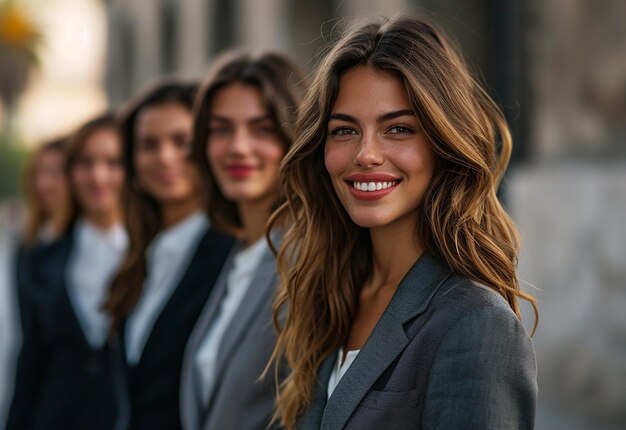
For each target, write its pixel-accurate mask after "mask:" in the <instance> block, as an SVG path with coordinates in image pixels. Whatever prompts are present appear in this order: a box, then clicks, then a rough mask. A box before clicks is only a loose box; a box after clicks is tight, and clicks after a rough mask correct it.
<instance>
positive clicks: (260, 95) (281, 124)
mask: <svg viewBox="0 0 626 430" xmlns="http://www.w3.org/2000/svg"><path fill="white" fill-rule="evenodd" d="M302 85H303V75H302V73H301V72H300V70H299V68H298V67H297V66H296V65H294V64H293V63H292V62H291V61H290V60H289V59H288V58H286V57H285V56H283V55H281V54H276V53H264V54H260V55H257V56H253V55H249V54H245V53H239V52H236V53H232V54H228V55H226V56H224V57H223V58H222V59H221V60H220V61H218V62H217V63H216V64H215V66H214V67H213V68H212V69H211V70H210V71H209V72H208V74H207V78H206V80H205V82H204V84H203V86H202V88H201V92H200V95H199V98H198V104H197V106H196V116H195V133H194V134H195V141H194V156H195V159H196V161H198V162H199V163H200V164H201V165H202V166H203V168H204V173H205V184H206V187H207V188H208V190H209V215H210V218H211V222H212V224H213V226H215V228H217V229H219V230H221V231H223V232H225V233H229V234H232V235H234V236H235V237H237V238H238V243H237V244H236V245H235V247H234V248H233V250H232V252H231V254H230V256H229V258H228V260H227V261H226V264H225V265H224V267H223V268H222V271H221V274H220V277H219V279H218V281H217V283H216V286H215V290H214V291H213V292H212V294H211V296H210V297H209V299H208V301H207V303H206V305H205V306H204V309H203V311H202V314H201V316H200V319H199V320H198V323H197V324H196V326H195V328H194V330H193V333H192V336H191V338H190V340H189V343H188V344H187V348H186V352H185V358H184V363H183V371H182V383H181V411H182V417H181V419H182V422H183V426H184V427H185V428H186V429H194V430H195V429H198V428H203V429H243V430H245V429H264V428H266V427H267V426H268V425H269V423H270V419H271V416H272V411H273V409H274V399H275V387H274V378H273V377H271V376H268V377H264V378H261V374H262V373H263V370H264V368H265V366H266V364H267V362H268V360H269V357H270V355H271V352H272V350H273V348H274V343H275V341H276V337H275V333H274V328H273V323H272V300H273V298H274V292H275V289H276V287H277V285H278V276H277V273H276V260H275V258H274V255H273V254H272V252H271V250H270V248H269V245H268V243H267V240H266V238H265V227H266V222H267V219H268V217H269V215H270V213H271V212H272V210H273V209H274V208H275V206H276V204H277V202H278V201H279V194H278V169H279V166H280V162H281V160H282V158H283V156H284V154H285V152H286V151H287V150H288V149H289V146H290V144H291V141H292V140H293V137H294V130H293V125H294V122H295V112H296V110H297V107H298V105H299V103H300V100H301V98H302V95H303V92H304V91H303V88H302ZM278 230H279V229H277V230H276V231H274V232H272V234H271V236H272V239H273V240H274V241H277V240H278V239H279V232H278Z"/></svg>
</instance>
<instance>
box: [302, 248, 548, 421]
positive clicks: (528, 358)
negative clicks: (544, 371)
mask: <svg viewBox="0 0 626 430" xmlns="http://www.w3.org/2000/svg"><path fill="white" fill-rule="evenodd" d="M335 360H336V354H333V355H332V356H331V357H329V358H328V359H327V360H326V361H325V362H324V363H323V365H322V366H321V368H320V370H319V385H318V387H317V390H316V393H315V396H314V399H313V404H312V406H311V408H310V409H309V411H308V413H307V414H306V415H305V416H304V417H303V418H302V420H301V421H300V423H299V428H301V429H320V428H321V429H325V430H326V429H328V430H331V429H343V428H345V429H359V430H364V429H386V430H392V429H427V430H431V429H438V430H443V429H446V430H447V429H450V430H457V429H463V430H471V429H476V430H479V429H480V430H484V429H498V430H501V429H532V428H533V423H534V415H535V404H536V400H537V384H536V365H535V356H534V351H533V346H532V343H531V341H530V339H529V337H528V336H527V334H526V332H525V330H524V328H523V327H522V325H521V323H520V322H519V320H518V319H517V318H516V316H515V314H514V313H513V312H512V311H511V309H510V307H509V305H508V304H507V303H506V301H505V300H504V299H503V298H502V297H501V296H500V295H498V294H496V293H495V292H494V291H492V290H490V289H488V288H486V287H484V286H480V285H478V284H476V283H473V282H471V281H469V280H467V279H465V278H462V277H459V276H455V275H454V274H452V272H451V270H450V269H449V268H448V267H447V265H445V264H444V263H442V262H441V261H439V260H438V259H435V258H433V257H430V256H428V255H426V254H424V256H422V258H420V259H419V260H418V261H417V262H416V263H415V265H414V266H413V267H412V268H411V270H410V271H409V273H408V274H407V275H406V276H405V278H404V279H403V281H402V282H401V284H400V286H399V287H398V290H397V292H396V294H395V295H394V297H393V298H392V300H391V303H390V304H389V306H388V307H387V309H386V310H385V312H384V313H383V315H382V317H381V318H380V320H379V322H378V324H377V325H376V327H375V328H374V330H373V331H372V334H371V335H370V337H369V339H368V340H367V342H366V343H365V345H364V346H363V348H362V349H361V351H360V353H359V354H358V356H357V357H356V359H355V360H354V362H353V363H352V365H351V366H350V367H349V368H348V371H347V372H346V373H345V375H344V376H343V378H342V379H341V380H340V382H339V384H338V385H337V387H336V388H335V390H334V391H333V393H332V395H331V397H330V398H329V399H328V400H327V384H328V379H329V376H330V373H331V371H332V368H333V365H334V363H335Z"/></svg>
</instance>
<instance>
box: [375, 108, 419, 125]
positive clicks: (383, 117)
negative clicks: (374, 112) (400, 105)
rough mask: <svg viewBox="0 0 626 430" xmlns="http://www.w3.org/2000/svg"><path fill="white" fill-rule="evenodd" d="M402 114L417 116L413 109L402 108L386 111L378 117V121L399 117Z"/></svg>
mask: <svg viewBox="0 0 626 430" xmlns="http://www.w3.org/2000/svg"><path fill="white" fill-rule="evenodd" d="M401 116H415V113H414V112H413V110H411V109H400V110H395V111H393V112H389V113H385V114H382V115H380V116H379V117H378V118H376V122H385V121H389V120H390V119H395V118H399V117H401Z"/></svg>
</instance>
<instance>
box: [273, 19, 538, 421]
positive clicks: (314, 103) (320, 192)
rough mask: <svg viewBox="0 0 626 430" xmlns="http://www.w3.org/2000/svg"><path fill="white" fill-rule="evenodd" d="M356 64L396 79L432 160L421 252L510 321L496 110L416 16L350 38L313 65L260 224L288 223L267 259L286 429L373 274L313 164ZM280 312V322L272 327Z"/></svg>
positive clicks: (513, 251) (512, 280) (511, 245)
mask: <svg viewBox="0 0 626 430" xmlns="http://www.w3.org/2000/svg"><path fill="white" fill-rule="evenodd" d="M357 66H367V67H371V68H373V69H378V70H381V71H386V72H390V73H393V74H394V75H396V76H399V77H400V78H401V79H402V81H403V83H404V87H405V89H406V93H407V95H408V97H409V100H410V102H411V105H412V106H411V107H412V109H413V111H414V112H415V115H416V116H417V118H418V120H419V122H420V125H421V127H422V128H423V131H424V133H425V135H426V138H427V140H428V142H429V144H430V145H431V147H432V149H433V151H434V152H435V156H436V165H435V170H434V174H433V177H432V179H431V182H430V184H429V186H428V188H427V190H426V192H425V194H424V197H423V202H422V204H421V205H420V213H419V215H418V217H419V218H418V228H417V234H418V235H419V238H420V239H421V241H422V243H424V245H425V247H426V251H427V252H429V253H430V254H433V255H436V256H438V257H439V258H441V259H443V260H445V262H447V264H448V265H449V266H450V267H451V268H452V270H454V271H455V272H456V273H458V274H460V275H463V276H466V277H468V278H470V279H472V280H475V281H477V282H480V283H481V284H484V285H487V286H488V287H490V288H492V289H494V290H495V291H497V292H498V293H500V294H501V295H502V296H503V297H504V298H505V299H506V300H507V301H508V303H509V305H510V306H511V308H512V309H513V311H514V312H515V313H516V314H517V315H518V317H519V316H520V310H519V306H518V299H519V298H523V299H526V300H529V301H530V302H531V303H532V305H533V307H534V308H535V312H536V305H535V301H534V299H533V298H532V296H530V295H528V294H526V293H524V292H522V291H521V290H520V288H519V283H518V280H517V277H516V265H517V255H518V252H519V237H518V233H517V230H516V228H515V226H514V224H513V222H512V221H511V219H510V218H509V216H508V215H507V213H506V212H505V210H504V209H503V207H502V205H501V204H500V202H499V200H498V197H497V196H496V191H497V188H498V185H499V182H500V180H501V178H502V175H503V173H504V171H505V169H506V166H507V164H508V161H509V157H510V154H511V147H512V142H511V135H510V132H509V129H508V127H507V124H506V121H505V119H504V117H503V115H502V113H501V112H500V110H499V108H498V107H497V106H496V104H495V103H494V102H493V100H492V99H491V98H490V97H489V96H488V95H487V93H486V92H485V91H484V90H483V89H482V88H481V86H480V85H479V84H478V83H477V81H476V80H475V79H474V78H473V77H472V75H471V74H470V72H469V71H468V68H467V66H466V65H465V63H464V61H463V60H462V58H461V57H460V56H459V55H458V54H457V53H456V52H455V50H454V49H453V48H452V47H451V46H450V44H449V43H448V42H447V41H446V39H445V38H444V37H443V35H442V33H441V32H439V31H438V30H436V29H435V28H434V27H433V26H432V25H430V24H428V23H427V22H425V21H423V20H421V19H419V18H415V17H399V18H396V19H393V20H385V21H378V22H369V23H367V24H365V25H360V26H358V27H353V28H352V29H349V30H348V31H347V32H346V33H345V34H344V35H343V36H342V37H341V38H340V40H339V41H338V42H337V43H336V44H335V45H334V46H333V47H332V48H331V49H330V51H329V52H328V54H327V55H326V56H325V58H324V59H323V60H322V62H321V64H320V66H319V69H318V72H317V74H316V77H315V79H314V81H313V84H312V87H311V90H310V92H309V93H308V94H307V95H306V97H305V100H304V102H303V106H302V109H301V111H300V113H299V115H298V122H297V130H298V131H297V136H296V140H295V142H294V143H293V145H292V147H291V150H290V151H289V152H288V153H287V155H286V156H285V158H284V160H283V164H282V167H281V188H282V192H283V194H284V195H285V196H286V198H287V201H286V203H284V204H283V205H282V206H281V207H280V208H279V209H278V210H277V211H276V212H275V213H274V214H273V216H272V219H271V221H270V223H276V222H285V220H287V222H288V223H289V225H290V227H289V228H288V230H287V232H286V234H285V237H284V239H283V241H282V244H281V246H280V248H279V251H278V271H279V274H280V277H281V289H280V292H279V295H278V297H277V299H276V301H275V304H274V315H275V322H276V325H277V330H278V332H279V335H278V341H277V344H276V348H275V350H274V354H273V360H274V362H275V363H278V362H279V361H280V359H281V358H282V357H285V358H286V360H287V362H288V364H289V366H290V368H291V373H290V374H289V376H288V377H287V379H286V380H285V381H284V382H283V383H282V384H281V385H280V387H279V392H278V398H277V404H278V407H277V412H276V416H277V417H279V418H280V420H281V421H282V424H283V425H284V426H285V427H286V428H288V429H292V428H294V427H295V426H296V424H297V421H298V419H299V418H300V417H301V416H302V414H303V413H304V412H305V411H306V409H307V408H308V407H309V405H310V402H311V400H312V396H313V393H314V389H315V385H316V374H317V371H318V369H319V367H320V365H321V363H322V362H323V361H324V360H325V359H326V358H327V357H328V356H329V355H330V354H332V353H333V352H334V351H336V350H337V349H338V348H339V347H340V346H341V345H342V343H343V342H344V341H345V339H346V338H347V336H348V333H349V330H350V327H351V325H352V323H353V321H354V318H355V316H356V312H357V306H358V293H359V290H360V288H361V286H362V285H363V284H364V283H365V282H366V280H367V279H368V277H369V276H370V275H371V273H372V256H371V243H370V239H369V235H368V231H367V229H365V228H361V227H358V226H356V225H355V224H354V223H353V222H352V221H351V220H350V218H349V216H348V214H347V213H346V211H345V210H344V208H343V206H342V204H341V202H340V201H339V199H338V197H337V196H336V194H335V192H334V190H333V186H332V183H331V180H330V177H329V175H328V173H327V172H326V169H325V166H324V144H325V141H326V133H327V131H326V130H327V123H328V119H329V115H330V113H331V109H332V107H333V104H334V102H335V100H336V97H337V93H338V90H339V80H340V77H341V76H342V74H343V73H344V72H346V71H347V70H350V69H352V68H354V67H357ZM285 308H286V310H287V316H286V319H285V322H284V323H283V324H281V323H280V322H279V316H282V315H283V313H284V311H285Z"/></svg>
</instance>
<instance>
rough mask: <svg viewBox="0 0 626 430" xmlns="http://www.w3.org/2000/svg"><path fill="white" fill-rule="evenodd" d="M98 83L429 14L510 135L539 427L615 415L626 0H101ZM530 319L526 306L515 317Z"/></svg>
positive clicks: (625, 381) (622, 327) (624, 355)
mask: <svg viewBox="0 0 626 430" xmlns="http://www.w3.org/2000/svg"><path fill="white" fill-rule="evenodd" d="M107 9H108V20H109V21H108V22H109V24H108V27H109V36H108V37H109V48H108V54H107V55H108V59H107V60H108V61H107V64H108V66H107V67H108V71H107V78H106V88H107V94H108V97H109V100H110V102H111V104H112V105H113V106H119V105H120V104H121V103H122V102H123V101H124V100H126V99H127V98H128V97H129V96H130V95H131V94H133V93H134V92H136V91H137V90H138V89H139V88H140V87H142V86H144V85H145V84H146V83H147V82H150V81H151V80H153V79H155V78H158V77H160V76H163V75H167V74H172V73H176V74H180V75H182V76H185V77H200V76H202V74H203V73H204V72H205V71H206V68H207V66H208V64H209V63H210V61H211V60H212V59H213V58H214V57H215V56H216V55H217V54H218V53H219V52H220V51H223V50H224V49H227V48H232V47H241V46H243V47H247V48H251V49H262V48H273V49H279V50H281V51H285V52H287V53H289V54H291V55H292V56H293V57H294V58H295V59H296V60H297V61H299V62H300V64H301V65H303V66H304V67H305V68H306V69H308V70H313V69H314V67H315V65H316V63H317V59H318V53H319V50H320V48H321V47H322V46H323V45H324V44H325V43H327V42H329V41H332V40H333V38H335V37H337V36H338V35H339V33H340V31H339V30H337V28H341V26H342V23H343V20H344V18H349V17H352V16H363V15H367V14H370V13H379V14H382V15H394V14H396V13H398V12H402V11H417V12H421V13H424V14H426V15H427V16H429V17H431V18H432V19H433V20H435V21H436V22H437V23H438V24H440V25H441V26H442V27H443V28H444V30H446V31H447V32H448V33H449V34H450V35H452V36H453V38H455V39H456V41H457V42H458V44H459V45H461V49H462V51H463V52H464V54H465V56H466V58H467V59H468V62H469V64H470V66H471V67H472V68H473V69H474V70H476V71H477V72H478V73H479V74H480V75H481V76H482V78H483V81H484V82H485V84H486V86H487V89H488V91H489V93H490V94H491V95H492V96H493V97H494V98H495V99H496V100H497V101H498V102H499V103H500V105H501V106H502V108H503V110H504V112H505V114H506V115H507V117H508V119H509V122H510V124H511V127H512V131H513V134H514V138H515V142H516V147H515V152H514V156H513V161H512V168H511V170H510V172H511V173H510V174H509V175H508V177H507V178H505V182H504V187H503V194H504V197H505V200H506V203H507V205H508V206H509V207H510V209H511V211H512V214H513V217H514V218H515V220H516V221H517V223H518V224H519V226H520V229H521V232H522V236H523V239H524V249H523V252H522V255H521V258H520V278H521V279H522V280H523V281H524V282H526V283H527V284H532V285H534V286H536V287H538V288H539V290H537V289H535V288H534V287H532V286H529V285H527V286H526V287H525V289H526V290H527V291H529V292H530V293H532V294H534V295H536V296H537V298H538V300H539V308H540V325H539V330H538V333H537V335H536V336H535V339H534V342H535V347H536V352H537V357H538V361H539V384H540V405H539V413H538V419H537V429H540V430H541V429H550V430H552V429H556V430H558V429H574V430H577V429H581V430H582V429H587V428H594V429H614V428H615V429H617V428H626V409H625V408H624V405H626V318H625V317H624V315H626V312H624V311H623V309H626V264H624V263H626V227H625V225H624V224H625V223H624V219H626V186H624V184H626V55H624V54H625V53H626V27H625V26H624V25H623V22H624V17H626V2H623V1H621V0H598V1H596V2H588V1H585V0H555V1H551V2H544V1H541V0H526V1H523V0H511V1H507V2H500V1H496V0H476V1H473V2H464V1H453V0H413V1H410V0H391V1H387V2H383V1H374V0H361V1H359V0H315V1H313V0H298V1H295V0H294V1H290V0H109V1H108V2H107ZM525 323H526V325H527V327H530V326H531V325H532V315H530V314H529V315H528V316H527V317H526V319H525Z"/></svg>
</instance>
